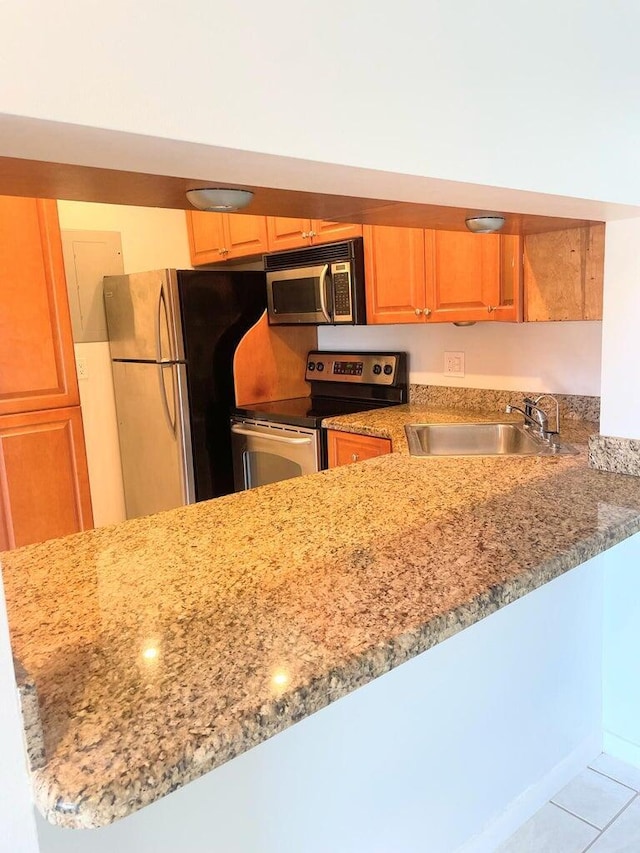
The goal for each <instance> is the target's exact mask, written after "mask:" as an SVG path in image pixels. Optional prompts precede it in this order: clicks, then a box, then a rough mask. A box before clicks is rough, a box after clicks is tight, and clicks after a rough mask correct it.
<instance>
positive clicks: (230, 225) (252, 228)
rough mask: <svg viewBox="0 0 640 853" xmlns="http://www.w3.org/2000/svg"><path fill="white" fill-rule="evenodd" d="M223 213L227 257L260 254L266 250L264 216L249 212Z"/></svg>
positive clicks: (265, 223) (265, 222)
mask: <svg viewBox="0 0 640 853" xmlns="http://www.w3.org/2000/svg"><path fill="white" fill-rule="evenodd" d="M225 215H226V244H225V249H226V250H227V251H226V252H225V257H226V258H227V259H232V258H243V257H247V256H249V255H261V254H262V253H263V252H266V251H268V248H269V246H268V241H267V220H266V217H264V216H252V215H251V214H235V215H231V214H225Z"/></svg>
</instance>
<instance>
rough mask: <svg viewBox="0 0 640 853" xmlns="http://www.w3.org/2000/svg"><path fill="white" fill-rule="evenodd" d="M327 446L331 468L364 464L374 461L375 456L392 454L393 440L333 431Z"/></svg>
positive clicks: (328, 436)
mask: <svg viewBox="0 0 640 853" xmlns="http://www.w3.org/2000/svg"><path fill="white" fill-rule="evenodd" d="M327 444H328V450H329V468H337V467H338V465H349V464H350V463H352V462H362V461H363V460H364V459H373V457H374V456H384V455H385V454H386V453H391V440H390V439H388V438H376V437H374V436H371V435H360V434H358V433H353V432H340V431H338V430H333V429H330V430H328V431H327Z"/></svg>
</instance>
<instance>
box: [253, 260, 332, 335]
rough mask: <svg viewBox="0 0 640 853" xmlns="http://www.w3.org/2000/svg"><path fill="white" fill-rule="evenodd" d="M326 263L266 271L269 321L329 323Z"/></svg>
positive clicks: (329, 282)
mask: <svg viewBox="0 0 640 853" xmlns="http://www.w3.org/2000/svg"><path fill="white" fill-rule="evenodd" d="M330 293H331V277H330V274H329V264H321V265H319V266H316V267H302V268H298V269H290V270H278V271H277V272H269V273H267V308H268V312H269V322H270V323H271V324H272V325H277V324H279V323H289V324H290V323H309V324H313V325H326V324H327V323H332V322H333V320H332V316H331V314H332V306H331V304H330V301H331V297H330Z"/></svg>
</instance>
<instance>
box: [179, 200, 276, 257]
mask: <svg viewBox="0 0 640 853" xmlns="http://www.w3.org/2000/svg"><path fill="white" fill-rule="evenodd" d="M186 216H187V234H188V236H189V253H190V255H191V263H192V264H193V266H194V267H197V266H202V265H203V264H217V263H221V262H223V261H229V260H233V259H234V258H245V257H250V256H258V255H261V254H262V253H263V252H266V251H267V249H268V244H267V223H266V220H265V217H264V216H252V215H251V214H230V213H213V212H208V211H202V210H187V211H186Z"/></svg>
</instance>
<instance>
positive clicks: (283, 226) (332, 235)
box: [267, 216, 362, 252]
mask: <svg viewBox="0 0 640 853" xmlns="http://www.w3.org/2000/svg"><path fill="white" fill-rule="evenodd" d="M267 230H268V233H269V251H270V252H278V251H282V250H286V249H299V248H300V247H303V246H315V245H318V244H320V243H332V242H334V241H335V240H348V239H350V238H351V237H361V236H362V225H354V224H352V223H350V222H328V221H325V220H324V219H292V218H289V217H286V216H267Z"/></svg>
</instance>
